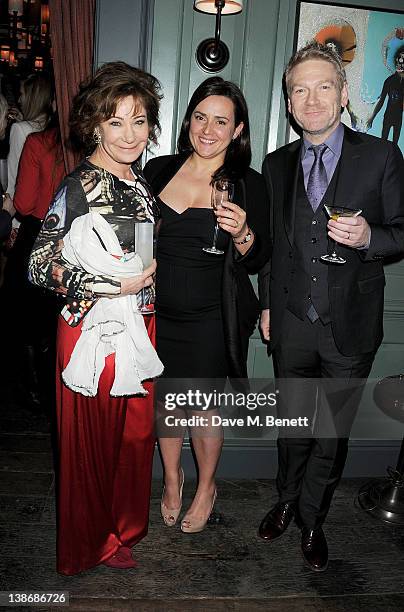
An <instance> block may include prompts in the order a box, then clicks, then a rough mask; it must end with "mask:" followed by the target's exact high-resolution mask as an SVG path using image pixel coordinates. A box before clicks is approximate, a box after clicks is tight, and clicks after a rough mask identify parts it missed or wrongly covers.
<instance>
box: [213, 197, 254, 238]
mask: <svg viewBox="0 0 404 612" xmlns="http://www.w3.org/2000/svg"><path fill="white" fill-rule="evenodd" d="M214 212H215V215H216V218H217V222H218V224H219V227H220V229H222V230H223V231H225V232H228V233H229V234H230V235H231V237H232V238H235V239H237V238H244V236H245V234H247V230H248V226H247V218H246V213H245V210H243V209H242V208H240V206H237V204H234V202H229V201H227V202H226V205H225V206H218V207H217V209H216V210H215V211H214Z"/></svg>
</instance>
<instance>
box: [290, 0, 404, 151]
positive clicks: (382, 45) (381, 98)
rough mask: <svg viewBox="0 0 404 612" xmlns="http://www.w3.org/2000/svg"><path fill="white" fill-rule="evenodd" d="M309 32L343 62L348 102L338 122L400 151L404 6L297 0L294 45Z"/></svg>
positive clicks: (403, 102) (299, 44)
mask: <svg viewBox="0 0 404 612" xmlns="http://www.w3.org/2000/svg"><path fill="white" fill-rule="evenodd" d="M313 38H314V39H316V40H318V41H319V42H321V43H323V44H326V45H330V46H331V47H332V48H333V49H335V51H337V52H338V53H339V55H340V57H341V59H342V62H343V64H344V67H345V70H346V75H347V81H348V88H349V105H348V107H347V109H346V111H344V113H343V115H342V120H343V122H344V123H346V124H347V125H348V126H349V127H352V128H353V129H354V130H357V131H361V132H368V133H369V134H373V135H375V136H380V137H382V138H386V139H389V140H392V141H394V142H396V143H398V145H399V146H400V147H401V150H402V151H403V152H404V126H403V112H404V12H403V13H397V12H391V11H385V10H374V9H367V8H358V7H353V6H348V5H334V4H324V3H323V2H303V1H300V2H299V3H298V14H297V26H296V45H295V46H296V49H298V48H300V47H303V46H304V45H305V44H306V43H307V42H309V41H310V40H313Z"/></svg>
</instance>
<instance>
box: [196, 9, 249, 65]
mask: <svg viewBox="0 0 404 612" xmlns="http://www.w3.org/2000/svg"><path fill="white" fill-rule="evenodd" d="M194 10H195V11H199V12H200V13H211V14H212V13H213V14H214V13H216V28H215V38H207V39H206V40H203V41H202V42H201V43H200V44H199V45H198V48H197V50H196V61H197V63H198V66H200V67H201V68H202V70H205V72H220V70H223V68H224V67H225V66H226V64H227V62H228V61H229V57H230V53H229V49H228V47H227V45H226V44H225V43H224V42H223V41H222V40H220V27H221V20H222V15H232V14H235V13H240V12H241V11H242V10H243V0H194Z"/></svg>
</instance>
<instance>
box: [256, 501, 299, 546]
mask: <svg viewBox="0 0 404 612" xmlns="http://www.w3.org/2000/svg"><path fill="white" fill-rule="evenodd" d="M295 509H296V506H295V504H294V503H285V504H281V503H280V502H278V503H277V504H276V505H275V506H274V507H273V508H271V510H270V511H269V512H268V514H267V515H266V516H265V518H264V519H263V520H262V522H261V525H260V526H259V529H258V535H259V536H260V538H262V539H263V540H269V541H270V542H272V540H276V538H279V536H281V535H282V534H283V532H284V531H286V529H287V528H288V526H289V523H290V521H291V520H292V519H293V517H294V516H295Z"/></svg>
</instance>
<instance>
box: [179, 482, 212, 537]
mask: <svg viewBox="0 0 404 612" xmlns="http://www.w3.org/2000/svg"><path fill="white" fill-rule="evenodd" d="M216 497H217V490H216V489H215V492H214V493H213V498H212V505H211V507H210V510H209V514H208V516H207V518H206V519H204V518H202V519H200V518H194V519H191V518H187V517H188V515H187V514H186V515H185V516H184V518H183V519H182V521H181V531H182V532H183V533H199V532H200V531H203V530H204V529H205V527H206V525H207V524H208V520H209V517H210V515H211V514H212V510H213V506H214V505H215V501H216Z"/></svg>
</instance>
